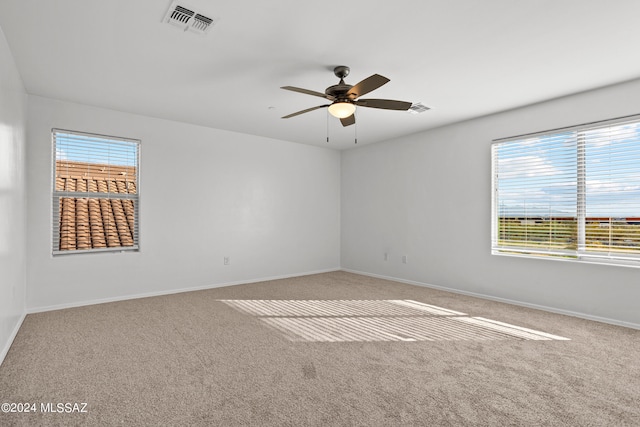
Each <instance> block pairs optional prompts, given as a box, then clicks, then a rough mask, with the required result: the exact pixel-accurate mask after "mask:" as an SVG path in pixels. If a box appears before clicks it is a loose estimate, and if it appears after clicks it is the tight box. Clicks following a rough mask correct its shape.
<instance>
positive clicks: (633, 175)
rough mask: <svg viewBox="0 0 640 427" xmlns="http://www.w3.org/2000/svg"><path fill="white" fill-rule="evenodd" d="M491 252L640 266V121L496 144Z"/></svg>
mask: <svg viewBox="0 0 640 427" xmlns="http://www.w3.org/2000/svg"><path fill="white" fill-rule="evenodd" d="M492 165H493V213H492V251H493V253H497V254H514V253H517V254H528V255H539V256H554V257H562V258H567V259H581V260H601V261H606V262H617V261H622V262H625V261H632V262H638V261H640V116H634V117H627V118H624V119H617V120H611V121H606V122H599V123H594V124H590V125H583V126H577V127H573V128H566V129H560V130H556V131H553V132H548V133H541V134H533V135H525V136H520V137H514V138H508V139H503V140H497V141H494V143H493V145H492Z"/></svg>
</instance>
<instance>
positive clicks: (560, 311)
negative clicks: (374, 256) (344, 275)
mask: <svg viewBox="0 0 640 427" xmlns="http://www.w3.org/2000/svg"><path fill="white" fill-rule="evenodd" d="M342 271H346V272H348V273H354V274H361V275H363V276H369V277H375V278H377V279H384V280H391V281H394V282H400V283H406V284H408V285H415V286H423V287H426V288H432V289H437V290H440V291H446V292H451V293H455V294H461V295H467V296H471V297H476V298H482V299H486V300H490V301H497V302H503V303H506V304H512V305H518V306H521V307H527V308H533V309H536V310H542V311H548V312H550V313H556V314H564V315H566V316H572V317H578V318H580V319H586V320H593V321H595V322H601V323H608V324H610V325H616V326H624V327H626V328H632V329H640V324H638V323H633V322H625V321H623V320H617V319H610V318H608V317H600V316H593V315H591V314H586V313H580V312H576V311H570V310H563V309H561V308H555V307H548V306H544V305H538V304H531V303H528V302H523V301H517V300H511V299H507V298H500V297H495V296H492V295H485V294H480V293H476V292H469V291H463V290H460V289H454V288H447V287H445V286H438V285H432V284H430V283H423V282H417V281H415V280H406V279H400V278H397V277H390V276H383V275H381V274H375V273H367V272H364V271H358V270H351V269H348V268H343V269H342Z"/></svg>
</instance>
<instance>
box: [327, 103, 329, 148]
mask: <svg viewBox="0 0 640 427" xmlns="http://www.w3.org/2000/svg"><path fill="white" fill-rule="evenodd" d="M327 142H329V110H327Z"/></svg>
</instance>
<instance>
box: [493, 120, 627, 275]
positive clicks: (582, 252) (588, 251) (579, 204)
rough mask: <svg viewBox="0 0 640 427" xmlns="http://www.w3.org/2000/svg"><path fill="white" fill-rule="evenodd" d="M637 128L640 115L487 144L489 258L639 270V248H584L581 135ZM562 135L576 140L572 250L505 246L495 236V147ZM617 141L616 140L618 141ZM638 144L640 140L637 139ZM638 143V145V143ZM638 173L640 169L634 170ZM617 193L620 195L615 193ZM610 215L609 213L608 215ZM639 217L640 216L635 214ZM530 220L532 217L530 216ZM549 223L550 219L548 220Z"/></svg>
mask: <svg viewBox="0 0 640 427" xmlns="http://www.w3.org/2000/svg"><path fill="white" fill-rule="evenodd" d="M625 124H629V125H633V124H636V125H639V126H640V115H629V116H624V117H619V118H615V119H608V120H602V121H596V122H590V123H584V124H581V125H576V126H570V127H563V128H557V129H551V130H546V131H541V132H535V133H530V134H523V135H517V136H512V137H507V138H500V139H495V140H493V141H492V143H491V192H492V194H491V253H492V254H493V255H500V256H515V257H527V258H536V259H548V260H559V261H574V262H576V261H577V262H588V263H597V264H607V265H620V266H630V267H640V248H639V249H638V251H637V253H631V254H629V253H615V254H613V255H612V251H610V250H605V251H601V252H598V251H594V250H592V248H588V247H587V246H586V245H585V239H586V236H587V230H586V228H587V224H588V221H587V220H588V218H589V217H588V216H587V201H586V199H587V195H588V191H587V181H588V179H587V174H586V171H587V169H588V168H589V167H590V166H589V165H588V162H587V161H586V157H585V150H586V147H587V145H586V142H585V134H587V133H588V132H589V131H594V130H597V129H601V128H607V127H614V126H621V125H625ZM565 132H567V133H568V132H575V134H576V137H575V141H576V147H575V153H576V156H575V168H576V180H575V181H576V182H575V187H576V195H575V199H576V200H575V202H576V212H575V219H576V228H577V230H576V235H575V239H576V248H575V249H568V250H556V251H553V250H548V249H546V250H544V249H543V250H536V249H535V246H534V245H529V246H527V244H526V243H527V242H525V244H524V245H522V246H513V247H510V246H506V245H501V244H500V239H499V236H498V233H499V232H500V226H499V222H500V218H501V217H500V206H499V204H500V200H499V194H498V191H499V187H498V182H499V176H498V173H499V172H498V170H497V169H498V165H497V163H498V155H497V153H496V150H497V149H498V147H499V146H502V145H504V144H508V143H510V142H511V143H518V142H522V141H524V140H527V139H530V138H531V139H533V138H540V137H544V136H549V137H553V136H554V135H555V136H558V135H560V134H561V133H565ZM619 141H620V140H619ZM639 141H640V139H639ZM639 143H640V142H639ZM638 171H639V172H640V166H639V167H638ZM616 194H620V193H616ZM610 213H612V212H610ZM639 216H640V214H639ZM523 218H524V219H525V220H528V219H529V217H526V218H525V217H523ZM532 218H533V216H532ZM549 218H550V220H552V219H553V217H549ZM615 219H616V216H614V215H610V216H609V226H610V227H611V224H612V223H613V222H614V220H615Z"/></svg>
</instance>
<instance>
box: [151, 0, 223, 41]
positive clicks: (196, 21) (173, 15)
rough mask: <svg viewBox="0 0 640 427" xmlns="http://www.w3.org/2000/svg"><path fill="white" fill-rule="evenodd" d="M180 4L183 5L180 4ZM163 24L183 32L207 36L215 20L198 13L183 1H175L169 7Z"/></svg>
mask: <svg viewBox="0 0 640 427" xmlns="http://www.w3.org/2000/svg"><path fill="white" fill-rule="evenodd" d="M178 2H180V3H182V4H178ZM163 22H166V23H169V24H171V25H175V26H176V27H178V28H181V29H182V30H183V31H191V32H194V33H198V34H205V33H206V32H207V31H208V30H209V28H211V27H212V26H213V23H214V20H213V19H212V18H209V17H208V16H204V15H202V14H200V13H196V12H195V11H194V10H193V8H191V7H188V6H185V4H184V3H183V2H182V1H179V0H174V1H173V3H171V6H169V10H168V11H167V14H166V15H165V17H164V20H163Z"/></svg>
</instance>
